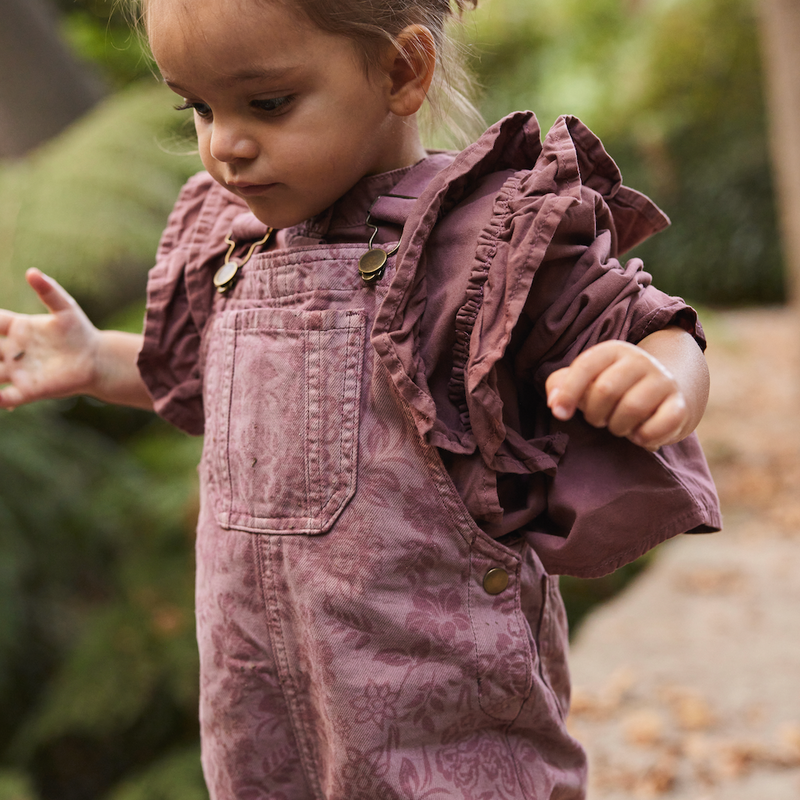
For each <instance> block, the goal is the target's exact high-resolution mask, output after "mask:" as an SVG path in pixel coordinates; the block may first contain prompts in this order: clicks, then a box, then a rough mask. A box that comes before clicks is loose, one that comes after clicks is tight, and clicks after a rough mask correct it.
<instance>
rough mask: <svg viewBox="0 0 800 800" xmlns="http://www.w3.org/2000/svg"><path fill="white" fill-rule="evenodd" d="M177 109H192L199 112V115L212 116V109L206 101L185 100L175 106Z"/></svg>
mask: <svg viewBox="0 0 800 800" xmlns="http://www.w3.org/2000/svg"><path fill="white" fill-rule="evenodd" d="M175 110H176V111H189V110H192V111H194V112H196V113H197V116H198V117H203V118H204V119H205V118H206V117H210V116H211V109H210V108H209V107H208V106H207V105H206V104H205V103H192V102H190V101H189V100H184V102H183V103H181V104H180V105H179V106H175Z"/></svg>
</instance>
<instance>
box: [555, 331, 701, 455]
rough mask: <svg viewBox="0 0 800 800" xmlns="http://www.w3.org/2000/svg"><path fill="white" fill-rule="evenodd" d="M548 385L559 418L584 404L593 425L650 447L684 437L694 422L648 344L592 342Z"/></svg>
mask: <svg viewBox="0 0 800 800" xmlns="http://www.w3.org/2000/svg"><path fill="white" fill-rule="evenodd" d="M695 349H697V350H698V352H699V348H695ZM546 390H547V405H548V407H549V408H550V410H551V411H552V413H553V416H555V417H556V418H557V419H561V420H567V419H570V418H571V417H572V416H573V414H574V413H575V410H576V409H580V410H581V411H582V412H583V416H584V417H585V419H586V421H587V422H588V423H589V424H590V425H593V426H594V427H596V428H604V427H605V428H608V430H609V431H610V432H611V433H613V434H614V435H615V436H624V437H626V438H627V439H630V441H632V442H633V443H634V444H637V445H640V446H641V447H644V448H646V449H648V450H652V451H655V450H657V449H658V448H659V447H662V446H663V445H665V444H673V443H674V442H678V441H680V440H681V439H682V438H684V437H685V436H687V435H688V434H689V433H690V432H691V431H692V430H693V427H694V425H693V424H692V423H693V421H694V420H693V414H692V412H691V410H690V408H689V403H687V398H686V396H685V394H684V392H683V391H682V389H681V386H680V384H679V382H678V380H677V379H676V377H675V376H674V375H673V374H672V373H671V372H670V371H669V370H668V369H667V368H666V367H665V366H664V365H663V364H662V363H661V362H660V361H659V360H657V359H656V358H655V357H654V356H652V355H650V354H649V353H648V352H646V350H645V349H644V348H643V347H640V346H637V345H633V344H629V343H628V342H623V341H608V342H602V343H600V344H598V345H595V346H594V347H590V348H589V349H588V350H586V351H584V352H583V353H581V354H580V355H579V356H578V357H577V358H576V359H575V360H574V361H573V362H572V364H570V365H569V366H568V367H565V368H563V369H560V370H557V371H556V372H554V373H552V375H550V377H549V378H548V379H547V383H546ZM701 413H702V411H701ZM695 424H696V423H695Z"/></svg>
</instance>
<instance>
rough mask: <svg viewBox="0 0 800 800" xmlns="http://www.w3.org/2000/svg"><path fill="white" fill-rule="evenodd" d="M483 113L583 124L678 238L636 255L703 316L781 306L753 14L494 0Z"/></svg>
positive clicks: (678, 2)
mask: <svg viewBox="0 0 800 800" xmlns="http://www.w3.org/2000/svg"><path fill="white" fill-rule="evenodd" d="M477 27H478V29H479V30H480V40H481V41H482V42H486V44H485V45H484V49H485V50H486V55H485V56H483V57H482V59H481V60H480V62H479V63H478V64H477V69H478V70H479V72H480V74H481V75H482V76H483V79H484V82H485V84H486V86H487V91H486V100H485V104H484V111H485V113H486V116H487V117H488V118H489V119H495V118H498V117H500V116H502V115H503V114H505V113H508V112H509V111H511V110H514V109H518V108H532V109H533V110H534V111H536V112H537V115H538V116H539V119H540V120H541V121H542V124H543V127H545V128H546V127H548V126H549V125H550V124H551V123H552V122H553V120H554V119H555V117H556V116H558V115H559V114H564V113H566V114H573V115H575V116H579V117H580V118H581V119H582V120H583V121H584V122H586V123H587V124H588V125H589V126H590V127H591V128H592V129H593V130H594V131H595V132H596V133H597V134H598V135H599V136H600V137H601V138H602V139H603V141H604V143H605V145H606V147H607V148H608V150H609V152H610V153H611V154H612V156H614V158H615V159H616V160H617V162H618V163H619V164H620V166H621V168H622V171H623V174H624V175H625V178H626V183H627V184H628V185H630V186H634V187H635V188H637V189H640V190H641V191H644V192H645V193H647V194H649V195H650V196H651V197H653V199H654V200H655V201H656V202H657V203H659V205H661V206H662V207H663V208H664V209H665V210H666V211H667V213H668V214H669V215H670V217H671V218H672V220H673V227H672V228H671V229H670V230H669V231H667V232H666V233H663V234H660V235H659V236H657V237H655V238H654V239H653V240H652V241H651V242H648V243H647V244H645V245H644V246H642V247H641V248H640V249H639V250H638V251H637V253H636V255H641V256H642V257H644V258H645V259H646V263H647V267H648V269H649V270H650V271H651V272H652V273H653V275H654V277H655V279H656V283H657V285H658V286H659V288H662V289H664V290H665V291H667V292H670V293H674V294H680V295H685V296H689V297H691V298H692V299H693V300H698V301H702V302H706V303H714V304H737V303H764V302H775V301H779V300H782V299H783V297H784V285H783V272H782V261H781V252H780V246H779V237H778V233H777V230H776V221H775V217H776V212H775V207H774V200H773V191H772V180H771V173H770V165H769V157H768V151H767V138H766V123H765V118H764V106H763V101H762V94H761V74H760V62H759V52H758V41H757V24H756V19H755V12H754V7H753V4H752V2H751V0H699V1H698V0H650V1H649V2H637V3H631V2H628V1H627V0H595V2H591V3H587V2H585V1H584V0H491V2H489V3H488V4H486V6H485V8H484V9H483V10H482V12H481V16H480V18H479V19H478V21H477Z"/></svg>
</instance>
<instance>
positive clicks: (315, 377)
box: [203, 308, 366, 533]
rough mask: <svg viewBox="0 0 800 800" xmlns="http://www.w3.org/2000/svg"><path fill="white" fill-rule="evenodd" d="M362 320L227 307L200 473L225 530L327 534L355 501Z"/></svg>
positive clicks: (208, 382)
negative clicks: (348, 504) (202, 472)
mask: <svg viewBox="0 0 800 800" xmlns="http://www.w3.org/2000/svg"><path fill="white" fill-rule="evenodd" d="M365 329H366V321H365V318H364V315H363V314H362V313H361V312H358V311H333V310H328V311H296V310H292V309H282V308H278V309H263V308H261V309H245V310H239V311H226V312H223V313H222V314H221V315H220V317H218V318H217V319H216V320H215V321H214V323H212V327H211V329H210V331H209V337H210V338H209V341H208V351H207V352H208V358H207V361H206V371H205V380H204V404H205V411H206V443H205V450H204V455H203V470H204V473H205V478H206V479H207V480H208V484H209V489H210V491H211V493H212V496H213V498H214V510H215V516H216V518H217V522H218V523H219V524H220V525H221V526H222V527H224V528H236V529H239V530H245V531H253V532H258V533H261V532H263V533H324V532H325V531H327V530H328V529H329V528H330V527H331V525H333V523H334V521H335V520H336V518H337V517H338V515H339V514H340V513H341V511H342V509H343V508H344V507H345V505H346V504H347V502H348V500H349V499H350V498H351V497H352V496H353V494H354V492H355V485H356V463H357V454H358V418H359V406H360V396H361V371H362V366H363V352H364V338H365Z"/></svg>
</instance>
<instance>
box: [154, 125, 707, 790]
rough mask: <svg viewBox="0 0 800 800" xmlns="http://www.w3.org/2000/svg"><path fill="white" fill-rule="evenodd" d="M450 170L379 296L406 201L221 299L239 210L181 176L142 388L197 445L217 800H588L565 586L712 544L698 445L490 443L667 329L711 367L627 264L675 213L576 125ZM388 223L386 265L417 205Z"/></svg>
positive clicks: (419, 211)
mask: <svg viewBox="0 0 800 800" xmlns="http://www.w3.org/2000/svg"><path fill="white" fill-rule="evenodd" d="M439 158H440V157H439V156H432V157H431V158H430V159H428V161H429V162H431V163H430V164H429V165H428V167H421V168H422V169H427V168H430V169H431V170H432V171H433V172H434V173H436V174H435V177H431V175H427V176H423V177H424V179H420V181H419V182H420V184H421V185H420V187H417V188H420V189H421V190H422V191H423V195H424V197H420V200H419V201H418V202H417V203H416V204H415V205H414V210H413V211H411V212H410V213H411V216H409V217H408V224H407V225H406V226H405V233H404V237H403V239H404V247H403V248H401V249H400V251H399V253H398V255H397V261H398V264H397V270H395V263H394V260H395V259H394V258H390V259H389V265H388V268H387V272H386V275H385V276H384V277H383V279H382V280H380V281H379V282H377V283H373V284H369V285H367V284H365V283H364V282H363V281H362V280H361V278H360V277H359V273H358V260H359V257H360V256H361V255H363V253H364V252H365V248H366V246H367V245H366V241H367V239H368V238H369V232H368V231H367V230H366V228H365V227H364V215H365V214H366V212H367V209H368V208H369V207H370V203H371V200H372V199H374V197H373V196H372V195H374V196H378V195H385V194H387V193H393V194H399V195H410V196H418V195H419V192H418V191H416V190H415V187H413V186H412V187H409V186H408V183H409V182H412V183H413V181H412V180H411V178H412V174H411V173H409V174H408V175H407V176H406V177H404V178H402V179H401V180H400V183H399V184H396V183H395V182H394V181H395V180H396V179H392V180H390V182H389V184H388V185H385V186H384V185H383V183H381V181H384V180H385V179H386V176H374V177H372V178H369V179H365V181H367V185H368V188H369V191H367V194H368V195H369V192H370V191H371V192H372V195H370V196H368V197H366V198H365V197H364V196H363V193H364V191H366V190H365V188H364V187H363V186H362V187H360V188H359V187H355V188H354V189H353V190H352V192H356V193H357V190H358V191H360V192H362V196H361V198H360V200H359V201H358V202H360V203H361V206H358V203H357V202H356V201H355V200H354V197H355V195H353V196H351V197H348V198H347V200H346V201H345V200H343V201H341V205H342V207H345V208H350V210H351V211H353V213H354V214H355V216H354V217H353V218H352V219H349V220H346V223H347V224H344V225H340V226H339V228H336V227H335V226H332V227H329V229H328V230H322V229H319V230H317V229H313V226H312V227H310V228H308V229H302V226H300V229H302V230H300V229H298V230H299V231H300V232H299V233H298V231H295V233H294V234H292V235H293V236H294V239H293V240H292V241H291V242H289V246H288V247H282V248H281V249H277V250H273V251H268V252H265V253H261V254H258V255H256V256H254V257H253V258H252V260H251V261H249V262H248V263H247V264H246V265H245V267H244V268H243V269H242V270H240V273H239V276H238V280H237V282H236V284H235V286H234V287H233V288H232V289H231V290H230V291H229V292H228V293H226V294H224V295H219V296H216V297H214V289H213V286H212V284H211V277H212V276H213V274H214V270H215V269H216V268H217V267H218V266H219V264H221V263H222V259H223V256H224V254H225V251H226V249H227V245H226V244H224V238H225V235H226V234H227V233H228V231H229V230H230V229H231V225H233V228H234V234H235V236H234V239H235V240H237V241H238V233H237V231H236V221H237V220H239V219H240V218H241V216H242V211H243V210H244V209H243V207H242V205H241V204H240V203H239V201H235V200H234V199H232V198H231V196H230V195H228V194H227V193H226V192H224V191H223V190H221V189H220V188H219V187H216V188H215V187H214V185H213V182H212V181H211V179H210V178H209V177H208V176H202V175H201V176H197V178H195V179H193V180H192V181H190V183H189V184H188V185H187V187H186V189H185V190H184V192H183V194H182V196H181V199H180V200H179V202H178V204H177V205H176V209H175V211H174V212H173V215H172V216H171V218H170V224H169V226H168V228H167V231H166V232H165V235H164V238H163V239H162V245H161V248H160V251H159V259H158V264H157V266H156V268H155V269H154V270H153V271H152V272H151V276H150V281H149V285H148V320H147V326H146V330H145V346H144V349H143V351H142V354H141V355H140V359H139V364H140V367H141V369H142V374H143V376H144V377H145V379H146V381H147V384H148V387H149V389H150V391H151V393H152V395H153V397H154V400H155V404H156V408H157V410H158V411H159V413H161V414H163V415H164V416H165V417H166V418H168V419H170V420H171V421H173V422H174V423H175V424H177V425H178V426H179V427H181V428H183V429H184V430H186V431H188V432H190V433H196V434H197V433H203V432H204V433H205V436H206V441H205V450H204V456H203V461H202V464H201V470H200V472H201V496H202V505H201V514H200V520H199V525H198V542H197V554H198V559H197V561H198V576H197V622H198V640H199V645H200V657H201V724H202V735H203V764H204V770H205V774H206V779H207V782H208V785H209V789H210V792H211V796H212V798H213V800H268V799H269V800H312V798H313V800H323V799H324V800H388V799H389V798H403V799H406V798H408V799H409V800H412V799H413V800H417V798H419V800H422V798H459V799H462V798H463V800H476V799H477V798H480V799H481V800H509V799H510V798H515V799H516V798H524V799H525V800H581V798H583V797H584V784H585V776H586V768H585V757H584V754H583V751H582V750H581V748H580V746H579V745H578V744H577V743H576V742H575V741H574V740H573V739H572V738H570V736H569V735H568V734H567V732H566V728H565V724H564V716H565V714H566V709H567V704H568V695H569V680H568V673H567V666H566V648H567V632H566V621H565V616H564V609H563V605H562V603H561V599H560V596H559V594H558V586H557V580H558V579H557V577H555V575H556V574H557V573H567V574H575V575H582V576H585V577H590V576H593V575H599V574H605V573H607V572H608V571H610V570H613V569H614V568H616V567H617V566H619V565H620V564H622V563H626V562H628V561H631V560H633V559H634V558H636V557H637V556H638V555H640V554H641V553H643V552H645V551H646V550H647V549H649V548H650V547H653V546H655V545H656V544H658V543H659V542H661V541H663V540H664V539H666V538H669V537H670V536H674V535H676V534H678V533H681V532H684V531H692V530H695V531H701V530H715V529H717V528H718V527H719V524H720V519H719V509H718V502H717V498H716V494H715V492H714V487H713V482H712V481H711V478H710V476H709V474H708V470H707V466H706V465H705V461H704V459H703V456H702V452H701V450H700V448H699V445H698V444H697V442H696V439H695V438H694V437H690V438H689V439H687V440H684V442H682V443H680V444H679V445H674V446H670V447H666V448H662V450H661V451H660V452H659V453H658V454H651V453H648V452H646V451H644V450H642V449H641V448H637V447H635V446H634V445H632V444H631V443H630V442H626V441H624V440H620V439H616V438H615V437H612V436H610V434H607V433H605V432H601V431H597V430H596V429H594V428H591V427H590V426H588V425H587V424H586V423H585V422H583V421H582V420H580V419H575V420H572V421H570V422H569V423H560V424H558V425H554V424H553V423H552V420H551V422H550V425H551V429H550V430H549V432H548V431H547V430H545V431H543V432H541V433H540V432H537V431H527V430H524V429H523V427H524V426H523V427H519V426H520V425H521V424H522V423H524V420H516V421H515V420H513V419H512V418H511V417H509V416H507V412H509V410H510V409H511V410H513V407H514V404H515V401H516V397H517V394H516V393H517V387H516V386H514V385H511V384H509V381H508V380H505V379H504V378H503V376H504V375H509V374H510V373H512V372H514V373H515V375H516V377H517V378H518V379H519V380H520V381H521V382H520V384H519V400H520V402H522V401H523V399H524V400H525V402H528V403H530V402H533V403H536V402H541V400H540V399H539V400H537V397H538V398H540V397H541V387H540V386H539V388H538V389H537V388H536V387H537V385H538V384H540V383H541V382H542V381H543V379H544V377H545V376H546V374H547V370H552V369H555V368H558V366H563V365H565V364H567V363H569V362H570V361H571V359H572V358H574V357H575V355H576V354H577V353H578V352H580V350H581V349H584V348H585V347H588V346H591V345H592V344H593V343H595V342H596V341H599V340H601V339H602V338H619V339H627V340H628V341H632V342H638V341H640V340H641V339H642V338H643V337H644V336H646V335H647V334H648V333H649V332H651V331H652V330H658V329H660V328H662V327H664V326H665V325H669V324H683V325H686V327H687V330H692V332H693V333H694V334H695V336H696V337H697V338H698V341H700V342H701V343H702V331H701V329H700V328H699V326H698V325H696V317H695V315H694V312H693V311H692V310H691V309H689V308H688V307H687V306H686V305H685V304H684V303H683V301H682V300H680V298H670V297H668V296H666V295H664V294H662V293H660V292H658V290H656V289H655V288H654V287H653V286H652V285H650V282H649V276H648V275H647V274H646V273H644V272H643V271H642V268H641V262H637V261H636V260H635V259H634V260H632V261H631V262H628V264H625V265H623V264H620V262H618V261H617V260H616V256H617V255H618V253H619V252H624V251H625V250H626V249H627V248H628V247H632V246H633V245H634V244H635V243H636V242H637V241H640V240H641V239H642V238H645V237H646V236H647V235H650V234H652V233H653V232H654V231H656V230H659V229H660V228H661V227H663V226H664V225H665V224H666V218H665V217H664V216H663V214H661V212H660V211H658V209H656V208H655V207H654V206H653V205H652V203H650V201H649V200H647V199H646V198H644V197H643V196H641V195H638V194H637V193H635V192H632V191H631V190H628V189H626V188H625V187H623V186H622V184H621V178H620V176H619V172H618V170H617V169H616V166H615V165H614V164H613V162H612V161H611V159H610V158H609V157H608V156H607V155H606V154H605V151H604V150H603V149H602V146H601V145H600V143H599V141H598V140H597V139H596V138H595V137H594V136H593V135H592V134H591V132H589V131H588V130H587V129H586V128H584V127H583V126H582V125H581V124H580V123H579V122H577V121H576V120H573V119H571V118H564V119H561V120H559V121H558V122H557V123H556V125H555V126H554V127H553V129H552V130H551V132H550V133H549V134H548V136H547V138H546V139H545V141H544V142H540V139H539V129H538V126H537V125H536V122H535V119H534V118H533V117H532V115H530V114H520V115H515V116H513V117H510V118H508V119H507V120H504V121H502V122H501V123H498V125H496V126H495V127H493V128H492V129H491V130H490V131H489V132H487V134H486V135H485V136H484V137H482V138H481V140H479V142H477V143H476V144H475V145H473V146H472V147H470V148H468V149H467V150H466V151H464V152H463V153H462V154H460V155H459V156H458V157H456V158H455V161H453V157H452V156H450V157H445V156H441V158H443V159H444V161H445V162H447V163H450V162H452V168H450V167H448V168H447V169H443V167H442V163H439V162H437V159H439ZM422 164H423V165H425V164H426V162H422ZM371 182H373V183H371ZM374 182H377V183H374ZM373 190H374V191H373ZM380 202H381V204H382V207H381V208H380V213H379V214H378V213H377V210H376V214H377V216H378V217H379V218H381V219H382V221H383V222H386V223H387V225H385V226H384V225H383V224H382V227H381V231H380V236H379V237H378V239H377V242H378V243H382V244H381V246H383V247H385V248H386V249H391V248H392V246H393V242H392V238H394V239H395V240H396V239H397V238H399V232H400V230H401V228H402V227H403V214H404V213H405V212H404V209H405V211H408V208H407V206H406V205H404V203H406V202H407V201H403V200H396V202H395V201H392V202H390V203H388V204H387V203H385V202H384V201H380ZM348 204H350V205H348ZM412 204H413V203H412ZM355 206H358V207H357V208H354V207H355ZM377 208H378V207H377V206H376V209H377ZM331 213H334V212H333V211H332V212H331ZM336 213H339V212H336ZM237 215H238V216H237ZM250 219H251V220H254V218H253V217H252V215H250ZM340 221H341V220H340ZM256 222H257V221H256ZM242 224H244V223H242ZM245 227H246V226H245ZM256 227H257V226H256ZM332 231H333V232H336V235H329V234H331V232H332ZM251 233H252V234H253V235H252V236H250V241H253V242H254V241H257V240H258V239H259V238H260V236H261V235H263V226H261V230H260V232H258V231H255V230H254V231H251ZM285 235H287V236H288V234H286V233H285ZM429 235H430V239H428V238H427V237H428V236H429ZM245 238H247V237H245ZM323 240H324V241H325V242H327V243H324V244H323V243H322V241H323ZM532 281H533V282H532ZM517 320H522V323H523V327H524V326H525V325H527V326H528V331H527V338H526V339H525V341H524V342H521V341H517V342H515V341H513V339H512V337H513V335H514V334H515V332H516V330H517V328H518V327H519V326H518V325H517ZM370 337H371V341H370ZM515 347H516V349H517V354H516V356H515V361H514V362H513V364H512V363H511V362H509V361H508V360H506V361H505V362H504V363H502V364H501V363H500V361H499V359H502V358H504V357H505V355H506V353H507V348H511V349H512V350H513V349H514V348H515ZM201 391H202V401H201V398H200V395H201ZM533 412H534V413H533V415H532V418H533V419H534V420H537V419H538V416H537V414H536V413H535V409H533ZM547 416H548V415H544V416H543V417H542V418H541V419H542V420H546V417H547ZM526 419H527V417H526ZM515 426H516V427H515ZM537 437H538V438H537ZM443 454H444V457H445V458H447V463H446V464H445V462H444V461H443ZM562 456H563V457H562ZM559 459H560V460H559ZM556 464H557V468H556ZM499 473H509V474H520V475H523V476H524V474H526V473H528V474H530V475H532V477H533V482H531V483H527V484H525V483H522V484H519V485H520V486H522V487H523V491H522V497H521V498H516V497H514V496H512V495H507V496H506V500H508V501H509V503H508V505H507V506H506V505H505V504H504V508H506V510H507V509H508V508H515V507H517V506H519V508H520V511H519V513H522V512H525V514H527V517H525V518H523V517H520V516H519V515H518V514H516V515H514V514H509V515H507V516H508V517H509V519H510V520H511V524H510V526H509V530H512V531H515V530H521V531H523V533H521V534H519V535H517V534H515V533H507V532H506V531H503V530H500V531H498V530H496V529H495V530H492V533H493V534H494V535H495V536H497V537H499V538H493V537H492V536H490V535H488V534H487V532H486V531H487V530H491V529H492V524H493V523H492V514H496V513H497V504H498V497H499V495H498V485H497V482H496V481H497V476H498V474H499ZM545 474H546V475H547V476H548V483H547V489H546V491H545V482H544V481H543V480H540V479H541V478H542V477H543V476H544V475H545ZM493 481H494V483H493ZM526 487H528V488H527V489H526ZM517 499H520V502H519V503H517ZM515 503H517V506H515ZM526 504H527V505H526ZM540 514H545V516H546V518H544V517H541V516H536V515H540ZM501 516H502V513H501ZM534 517H535V518H534ZM476 519H481V520H482V522H481V525H482V526H483V527H481V526H479V525H478V524H477V523H476V521H475V520H476ZM515 537H516V538H515ZM532 546H533V547H535V548H536V550H535V552H534V550H533V549H532ZM543 563H544V565H545V566H546V570H545V568H544V567H543Z"/></svg>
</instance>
